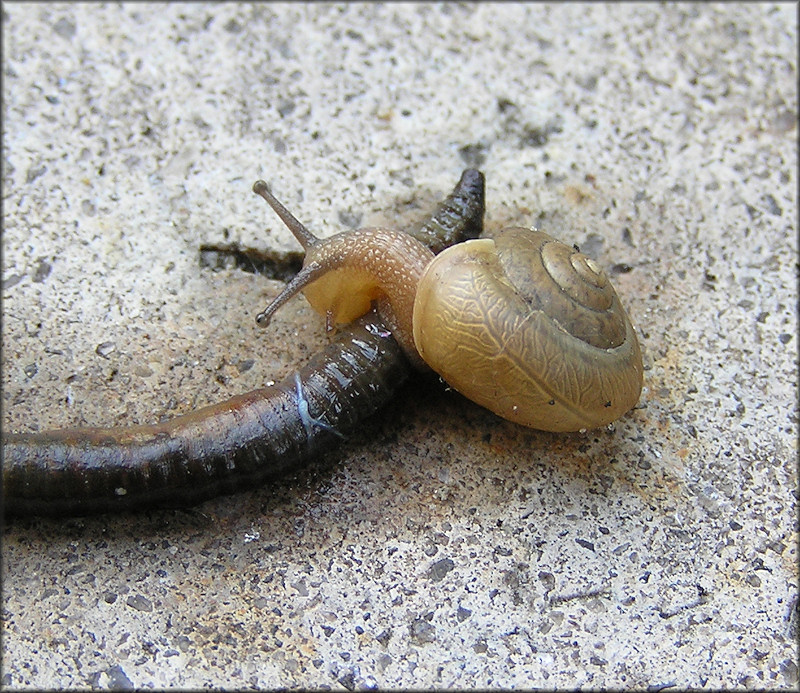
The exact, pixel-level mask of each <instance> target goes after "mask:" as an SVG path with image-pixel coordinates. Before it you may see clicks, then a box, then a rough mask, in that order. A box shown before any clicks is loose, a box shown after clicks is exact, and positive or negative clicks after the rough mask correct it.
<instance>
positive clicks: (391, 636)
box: [2, 3, 798, 690]
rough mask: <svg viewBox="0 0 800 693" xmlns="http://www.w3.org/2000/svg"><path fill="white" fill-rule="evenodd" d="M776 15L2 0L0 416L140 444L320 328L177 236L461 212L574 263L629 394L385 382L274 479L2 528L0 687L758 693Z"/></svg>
mask: <svg viewBox="0 0 800 693" xmlns="http://www.w3.org/2000/svg"><path fill="white" fill-rule="evenodd" d="M795 12H796V8H795V6H794V5H791V4H785V5H772V4H747V5H731V4H725V5H711V6H709V5H705V4H703V5H666V6H662V5H656V4H647V5H629V4H623V5H616V4H613V5H609V6H605V5H594V4H593V5H562V4H558V5H553V6H549V5H542V4H533V5H523V6H519V5H508V4H500V5H497V4H485V5H483V4H481V5H422V6H416V5H406V4H402V5H401V4H390V5H386V6H374V5H368V6H365V5H347V6H332V5H320V4H314V5H313V6H311V5H291V6H284V5H272V4H269V5H238V4H221V5H201V4H188V5H179V4H170V5H168V6H158V5H153V4H124V5H110V6H100V5H94V4H91V5H85V6H83V5H73V4H59V3H47V4H31V5H28V4H17V3H6V4H4V5H3V13H4V16H3V78H4V79H3V104H4V111H3V125H4V138H5V139H4V157H5V158H4V168H3V203H4V204H3V214H4V219H3V222H4V234H3V251H4V256H3V271H2V279H3V293H2V296H3V353H2V357H3V362H2V364H3V407H4V409H3V425H4V427H5V428H6V430H8V429H14V430H33V429H37V428H44V427H54V426H67V425H75V424H122V423H133V422H145V421H153V420H157V419H159V418H161V417H163V416H166V415H173V414H176V413H180V412H184V411H188V410H190V409H192V408H194V407H197V406H200V405H202V404H205V403H208V402H211V401H216V400H219V399H221V398H224V397H228V396H230V395H232V394H235V393H237V392H242V391H246V390H249V389H252V388H254V387H257V386H258V385H259V384H261V383H263V382H264V381H265V380H270V379H274V378H277V377H279V376H282V375H284V374H285V373H287V372H289V371H290V370H291V369H292V367H293V366H294V365H295V364H298V363H300V362H302V361H303V360H304V359H305V358H307V356H308V355H309V354H310V353H312V352H313V351H314V350H316V349H317V348H319V346H320V345H321V344H323V342H324V339H325V337H324V335H323V334H322V327H321V324H320V321H319V319H318V318H316V317H315V316H314V315H313V314H312V313H311V312H310V310H309V309H308V308H307V307H306V306H305V305H304V304H303V302H302V299H300V300H296V301H293V302H292V304H291V305H290V306H289V307H288V308H287V309H286V310H285V311H284V312H282V313H281V314H279V316H278V317H277V318H276V322H275V324H274V325H273V326H272V327H271V328H270V331H269V332H268V333H266V334H264V333H263V332H260V331H258V330H257V328H256V327H255V326H254V324H253V316H254V315H255V313H256V312H257V311H258V310H259V308H260V307H261V306H262V304H263V302H264V301H265V300H266V299H267V298H268V297H269V296H272V295H274V294H275V292H277V291H278V289H279V287H280V283H279V282H278V281H274V280H267V279H265V278H262V277H259V276H255V275H253V274H249V273H246V272H244V271H242V270H239V269H224V270H220V271H212V270H210V269H208V268H204V267H201V266H200V262H199V248H200V246H201V245H202V244H225V243H238V244H240V245H241V246H242V247H254V248H260V249H263V250H269V251H272V252H274V253H277V254H278V255H280V254H282V253H286V252H287V251H290V250H291V251H294V250H296V246H295V244H294V242H293V241H292V240H291V239H290V238H289V237H288V236H287V235H286V233H285V232H284V230H283V229H282V228H281V226H280V224H279V222H278V221H277V220H276V219H275V217H274V215H272V213H271V212H269V210H268V209H267V208H266V206H265V205H264V203H263V202H262V201H260V200H258V199H257V198H255V197H254V196H253V195H252V193H251V192H250V186H251V184H252V182H253V181H254V180H255V179H256V178H257V177H264V178H265V179H267V180H268V181H269V182H270V183H271V184H272V186H273V188H274V190H275V191H276V193H277V194H279V196H280V197H281V198H282V199H283V200H284V201H285V203H286V204H287V205H288V206H289V207H290V208H291V209H292V210H293V211H294V212H295V213H296V214H297V215H298V216H299V217H300V218H301V219H303V220H305V221H306V222H307V223H308V224H309V225H310V226H311V227H312V228H314V229H315V230H318V231H321V232H322V233H331V232H333V231H335V230H340V229H342V228H343V227H347V226H352V225H356V224H362V225H364V224H367V223H376V222H378V221H382V222H384V223H398V224H405V223H409V221H410V220H414V219H417V218H419V217H420V216H422V215H423V214H424V213H425V212H426V211H427V210H428V209H429V208H430V206H431V205H432V204H433V203H434V202H435V201H436V200H437V199H439V198H440V197H441V196H442V195H444V194H445V193H446V192H447V191H448V190H449V189H450V187H451V186H452V184H453V183H454V182H455V181H456V180H457V178H458V175H459V173H460V171H461V169H462V168H464V167H465V166H467V165H478V166H480V168H481V169H482V170H483V171H485V173H486V176H487V181H488V198H487V201H488V214H487V222H488V224H489V225H490V226H494V227H498V226H501V225H505V224H508V223H526V224H534V223H535V224H538V225H539V226H541V227H543V228H544V229H545V230H548V231H550V232H551V233H554V234H555V235H557V236H559V237H561V238H562V239H563V240H565V241H567V242H570V243H572V242H575V243H578V244H579V245H580V246H581V247H582V249H583V250H584V251H587V252H589V253H590V254H591V255H593V256H594V257H595V258H597V260H598V261H600V262H601V263H602V264H604V265H605V266H606V267H608V268H611V273H612V275H613V279H614V282H615V284H616V286H617V289H618V292H619V293H620V295H621V296H622V297H623V301H624V303H625V304H626V306H627V307H628V308H629V311H630V313H631V315H632V317H633V319H634V322H635V323H636V324H637V326H638V328H639V330H640V332H641V336H642V345H643V349H644V356H645V364H646V369H647V370H646V373H645V375H646V390H645V392H644V394H643V396H642V400H641V403H640V405H639V407H638V408H637V409H636V410H634V411H633V412H631V413H630V414H629V415H627V416H626V417H624V418H623V419H622V420H620V421H619V422H618V423H617V424H616V425H615V426H613V427H611V428H609V429H608V430H600V431H592V432H589V433H586V434H574V435H554V434H545V433H538V432H535V431H528V430H522V429H520V428H518V427H516V426H514V425H512V424H508V423H505V422H502V421H499V420H497V419H496V418H495V417H493V416H492V415H491V414H488V413H487V412H484V411H482V410H480V409H479V408H478V407H476V406H474V405H472V404H470V403H468V402H465V401H464V400H463V399H461V398H460V397H458V396H457V395H455V394H454V393H446V392H441V391H440V390H439V389H438V388H437V387H436V386H435V385H432V384H431V383H416V384H412V385H411V386H410V387H409V388H407V389H406V390H404V392H403V393H402V395H401V396H400V397H399V398H398V399H397V401H396V402H394V403H393V404H392V405H391V406H390V407H389V409H388V410H387V411H385V412H382V413H381V414H380V415H378V416H377V417H376V418H375V419H374V420H373V421H372V422H371V423H370V424H369V425H368V426H365V428H364V431H363V432H362V433H360V434H359V435H358V436H355V437H353V438H351V439H350V440H349V441H348V442H347V443H346V444H345V445H344V446H343V447H342V448H340V449H338V450H336V451H333V452H332V453H331V454H330V455H329V456H328V457H327V458H326V459H324V460H321V461H320V462H319V463H317V464H315V465H314V466H313V467H312V468H311V469H308V470H305V471H302V472H299V473H298V474H297V475H296V476H295V477H293V478H289V479H286V480H284V481H281V482H280V483H275V484H274V485H272V486H270V487H266V488H259V489H253V490H252V491H250V492H247V493H242V494H239V495H237V496H233V497H228V498H223V499H219V500H216V501H212V502H208V503H205V504H203V505H201V506H200V507H198V508H197V509H195V510H192V511H173V510H164V511H153V512H146V513H142V514H139V515H128V516H123V517H103V518H94V519H75V520H69V521H62V522H55V521H44V520H32V521H14V522H12V523H10V524H8V525H7V526H6V528H5V534H4V541H3V609H2V625H3V638H2V648H3V650H2V652H3V658H2V684H3V685H4V686H5V687H9V688H24V687H36V688H40V687H74V686H80V687H99V688H106V687H126V686H136V687H153V686H156V687H201V686H213V687H235V688H242V687H262V688H263V687H275V686H286V687H301V686H302V687H316V688H327V687H330V688H334V689H341V688H346V689H354V688H372V687H376V686H379V687H385V688H391V687H397V686H401V687H425V688H428V687H437V688H438V687H461V688H469V687H476V686H477V687H510V686H516V687H546V688H567V687H568V688H573V687H577V686H580V687H586V688H599V687H612V688H635V689H644V688H648V689H650V690H660V689H662V688H668V687H675V688H679V687H680V688H683V687H687V686H688V687H694V688H701V689H702V688H709V689H710V688H719V687H731V688H733V687H735V688H776V689H778V688H794V687H796V686H797V685H798V669H797V651H796V649H795V646H794V638H795V637H796V636H797V591H798V590H797V585H798V579H797V577H798V572H797V559H798V557H797V527H796V518H797V514H796V500H797V473H796V468H795V458H796V454H797V445H796V440H797V438H796V436H797V406H796V399H795V397H796V395H797V389H796V388H797V372H796V359H797V335H796V330H797V318H796V314H795V309H796V303H797V290H796V275H795V270H796V262H797V207H796V188H797V152H796V148H797V87H796V82H797V62H796V59H797V36H796V25H795V20H796V16H795Z"/></svg>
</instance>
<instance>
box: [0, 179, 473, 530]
mask: <svg viewBox="0 0 800 693" xmlns="http://www.w3.org/2000/svg"><path fill="white" fill-rule="evenodd" d="M483 212H484V178H483V174H482V173H480V172H479V171H477V170H474V169H467V170H466V171H464V173H463V174H462V176H461V179H460V181H459V182H458V184H457V185H456V187H455V188H454V189H453V192H452V193H451V194H450V195H449V196H448V197H447V198H446V199H445V200H444V202H443V203H442V204H441V205H440V206H439V208H438V209H437V211H436V212H435V213H434V214H433V215H432V216H431V217H430V219H429V220H428V221H426V222H424V223H423V224H422V225H420V227H419V228H417V229H415V230H412V231H411V232H410V233H411V235H414V236H416V237H417V238H418V239H419V240H421V241H423V242H424V243H427V244H428V245H430V246H431V247H432V248H434V249H436V250H441V249H442V248H443V247H445V246H446V245H450V244H452V243H456V242H459V241H461V240H464V239H466V238H471V237H475V236H477V235H478V234H479V233H480V232H481V231H482V228H483ZM411 372H412V368H411V366H410V365H409V363H408V361H407V360H406V358H405V356H404V355H403V352H402V350H401V349H400V347H399V346H398V344H397V342H396V341H395V340H394V338H393V337H392V335H391V332H390V331H389V330H388V329H387V327H386V325H385V324H384V323H383V322H382V321H381V319H380V317H379V316H378V315H377V314H376V313H374V312H370V313H369V314H367V315H366V316H364V317H363V318H361V319H359V320H357V321H356V322H354V323H352V324H351V325H349V326H347V327H346V328H344V329H342V330H341V331H340V332H339V333H338V335H337V336H336V337H335V338H334V339H333V341H332V342H331V343H330V344H329V345H328V346H327V347H326V348H324V349H323V350H322V351H321V352H319V353H318V354H316V355H315V356H314V357H312V358H311V359H310V360H309V362H308V363H307V364H306V365H304V366H303V367H301V368H300V369H298V370H297V371H296V372H295V373H292V374H290V375H289V376H287V377H286V378H285V379H284V380H283V381H281V382H280V383H278V384H276V385H273V386H270V387H266V388H262V389H258V390H254V391H252V392H248V393H246V394H242V395H237V396H235V397H232V398H230V399H228V400H226V401H224V402H221V403H219V404H214V405H211V406H207V407H204V408H202V409H198V410H197V411H194V412H191V413H189V414H185V415H183V416H179V417H176V418H174V419H171V420H168V421H165V422H163V423H157V424H149V425H140V426H129V427H112V428H94V427H89V428H71V429H63V430H55V431H45V432H41V433H10V434H3V475H2V481H3V508H4V512H5V513H6V514H7V515H50V516H71V515H86V514H93V513H103V512H114V511H122V510H139V509H142V508H146V507H152V506H167V507H175V506H187V505H193V504H196V503H199V502H201V501H204V500H207V499H210V498H213V497H217V496H220V495H224V494H228V493H232V492H234V491H237V490H240V489H244V488H251V487H253V485H255V484H258V483H262V482H263V481H264V480H266V479H269V478H274V477H276V476H278V475H280V474H283V473H286V472H288V471H290V470H293V469H297V468H298V467H300V466H301V465H302V464H303V463H305V462H307V461H309V460H311V459H313V458H314V457H316V456H317V455H319V454H320V453H322V452H324V451H328V450H330V449H331V448H332V447H333V446H334V445H335V444H336V442H337V441H338V440H339V439H340V438H341V437H343V436H344V435H345V434H346V433H348V432H349V431H352V430H353V429H355V428H356V427H357V425H358V423H359V422H361V421H363V420H364V419H365V418H366V417H368V416H370V415H371V414H373V413H374V412H375V411H376V410H378V409H379V408H380V407H381V406H383V405H384V404H386V403H387V402H388V401H389V400H390V399H391V398H392V396H393V395H394V393H395V392H396V391H397V389H398V388H399V387H400V386H401V385H402V384H403V383H404V382H405V381H406V380H407V379H408V377H409V375H410V374H411Z"/></svg>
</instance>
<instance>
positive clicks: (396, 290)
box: [253, 180, 643, 431]
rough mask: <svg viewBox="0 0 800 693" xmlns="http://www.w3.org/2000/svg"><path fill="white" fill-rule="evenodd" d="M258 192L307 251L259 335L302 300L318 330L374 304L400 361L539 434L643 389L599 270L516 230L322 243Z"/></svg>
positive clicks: (597, 413)
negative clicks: (318, 317)
mask: <svg viewBox="0 0 800 693" xmlns="http://www.w3.org/2000/svg"><path fill="white" fill-rule="evenodd" d="M253 191H254V192H255V193H257V194H258V195H260V196H261V197H263V198H264V199H265V200H266V201H267V203H268V204H269V205H270V206H271V207H272V209H273V210H274V211H275V212H276V214H277V215H278V216H279V217H280V218H281V220H282V221H283V223H284V224H285V225H286V226H287V228H289V230H290V231H291V232H292V234H293V235H294V236H295V238H296V239H297V240H298V241H299V242H300V244H301V245H302V246H303V248H304V249H305V251H306V256H305V261H304V264H303V268H302V270H301V271H300V272H299V273H298V274H297V275H296V276H295V277H294V279H292V281H291V282H289V284H288V285H287V286H286V288H285V289H284V290H283V291H282V292H281V293H280V294H279V295H278V296H277V297H276V298H275V299H274V300H273V301H272V302H271V303H270V304H269V305H268V306H267V307H266V308H265V309H264V311H263V312H261V313H260V314H259V315H258V316H257V318H256V321H257V323H258V324H259V325H260V326H262V327H266V326H267V325H268V324H269V321H270V319H271V317H272V316H273V315H274V313H275V311H277V310H278V309H279V308H280V306H282V305H283V304H284V303H286V301H287V300H288V299H289V298H291V297H292V296H294V295H295V294H297V293H298V292H300V291H302V292H303V294H304V295H305V297H306V299H307V300H308V302H309V303H310V304H311V306H312V307H313V308H314V309H315V310H316V311H318V312H319V313H321V314H322V315H324V316H325V318H326V326H327V328H328V329H332V328H333V327H334V326H335V325H337V324H342V323H348V322H350V321H351V320H353V319H355V318H357V317H359V316H360V315H363V314H364V313H365V312H366V311H367V310H369V309H370V306H371V305H372V304H373V303H374V304H375V306H376V310H377V312H378V313H379V314H380V316H381V317H382V318H383V320H384V322H385V323H386V324H387V325H388V326H389V327H390V329H391V330H392V333H393V335H394V337H395V339H396V340H397V341H398V342H399V344H400V346H401V348H402V349H403V352H404V353H405V354H406V356H407V357H408V359H409V361H410V362H411V363H412V364H413V365H414V366H416V367H417V368H419V369H424V368H427V367H429V368H431V369H433V370H434V371H435V372H436V373H438V374H439V375H440V376H441V377H442V378H443V379H444V380H445V382H447V383H448V384H449V385H450V386H451V387H453V388H454V389H455V390H457V391H459V392H460V393H461V394H463V395H465V396H466V397H468V398H469V399H471V400H473V401H474V402H476V403H477V404H480V405H481V406H483V407H486V408H487V409H489V410H491V411H493V412H494V413H495V414H497V415H499V416H501V417H503V418H505V419H508V420H509V421H513V422H515V423H518V424H522V425H523V426H528V427H531V428H536V429H541V430H546V431H577V430H581V429H589V428H596V427H599V426H604V425H606V424H608V423H610V422H612V421H614V420H615V419H616V418H618V417H619V416H621V415H622V414H624V413H625V412H627V411H628V410H629V409H631V408H632V407H633V406H634V405H635V404H636V403H637V401H638V400H639V395H640V393H641V389H642V377H643V369H642V357H641V352H640V349H639V343H638V340H637V338H636V333H635V331H634V328H633V326H632V324H631V321H630V319H629V318H628V316H627V314H626V313H625V310H624V309H623V307H622V305H621V303H620V300H619V298H618V296H617V294H616V292H615V291H614V288H613V287H612V286H611V284H610V282H609V280H608V277H607V275H606V273H605V272H604V271H603V270H602V269H601V268H600V267H599V266H598V264H597V263H596V262H595V261H594V260H592V259H590V258H588V257H587V256H585V255H583V254H582V253H580V252H579V251H578V250H576V249H574V248H572V247H570V246H567V245H565V244H564V243H561V242H560V241H557V240H556V239H554V238H552V237H551V236H548V235H547V234H545V233H542V232H541V231H537V230H534V229H527V228H522V227H514V228H509V229H506V230H504V231H502V232H501V233H500V234H499V235H498V236H497V237H496V238H495V239H490V238H479V239H474V240H468V241H465V242H463V243H460V244H457V245H453V246H451V247H449V248H447V249H445V250H444V251H442V252H441V253H440V254H438V255H436V256H434V254H433V252H431V250H430V249H429V248H428V247H426V246H425V245H423V244H422V243H421V242H419V241H417V240H415V239H414V238H411V237H410V236H409V235H407V234H404V233H402V232H399V231H395V230H393V229H387V228H365V229H358V230H355V231H346V232H343V233H339V234H336V235H334V236H330V237H328V238H324V239H319V238H317V237H315V236H314V235H313V234H312V233H311V232H310V231H308V229H306V228H305V227H304V226H303V225H302V224H301V223H300V222H299V221H298V220H297V219H296V218H295V217H293V216H292V215H291V213H290V212H289V211H288V210H287V209H286V208H285V207H284V206H283V205H282V204H281V203H280V202H279V201H278V200H277V199H276V198H275V197H274V196H273V195H272V193H271V192H270V190H269V188H268V187H267V184H266V183H265V182H264V181H261V180H260V181H257V182H256V183H255V185H254V186H253Z"/></svg>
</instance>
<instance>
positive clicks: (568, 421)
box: [414, 228, 643, 431]
mask: <svg viewBox="0 0 800 693" xmlns="http://www.w3.org/2000/svg"><path fill="white" fill-rule="evenodd" d="M414 341H415V343H416V347H417V349H418V350H419V353H420V355H421V356H422V358H423V359H424V360H425V362H426V363H427V364H428V365H429V366H430V367H431V368H433V370H435V371H436V372H437V373H439V375H441V376H442V378H444V380H445V381H447V383H448V384H449V385H451V386H452V387H453V388H455V389H456V390H458V391H459V392H461V393H462V394H463V395H465V396H466V397H469V398H470V399H471V400H473V401H474V402H476V403H478V404H480V405H482V406H484V407H486V408H487V409H490V410H491V411H493V412H494V413H496V414H498V415H499V416H502V417H503V418H506V419H509V420H510V421H514V422H516V423H519V424H522V425H524V426H530V427H531V428H538V429H542V430H546V431H577V430H580V429H588V428H595V427H598V426H603V425H605V424H608V423H610V422H611V421H613V420H614V419H616V418H618V417H619V416H620V415H622V414H624V413H625V412H626V411H628V410H629V409H630V408H631V407H633V406H634V405H635V404H636V402H637V401H638V400H639V395H640V393H641V389H642V373H643V371H642V357H641V353H640V351H639V343H638V341H637V339H636V334H635V332H634V330H633V327H632V325H631V322H630V320H629V319H628V316H627V315H626V314H625V311H624V310H623V308H622V306H621V304H620V302H619V298H618V297H617V294H616V292H615V291H614V288H613V287H612V286H611V284H610V283H609V281H608V278H607V277H606V274H605V273H604V272H603V271H602V270H601V269H600V268H599V267H598V266H597V265H596V263H595V262H594V261H593V260H591V259H589V258H587V257H586V256H585V255H582V254H581V253H579V252H577V251H576V250H574V249H573V248H571V247H569V246H567V245H564V244H563V243H560V242H559V241H557V240H555V239H553V238H552V237H550V236H548V235H547V234H544V233H541V232H538V231H534V230H531V229H524V228H513V229H508V230H507V231H505V232H503V233H502V234H501V235H500V236H499V237H498V238H497V239H496V240H490V239H479V240H474V241H467V242H466V243H461V244H459V245H456V246H453V247H451V248H449V249H447V250H445V251H444V252H442V253H440V254H439V255H438V256H437V257H436V258H435V259H434V260H433V262H432V263H431V265H430V266H429V267H428V268H427V270H426V272H425V276H424V277H423V279H422V280H421V282H420V285H419V288H418V290H417V295H416V299H415V302H414Z"/></svg>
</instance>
